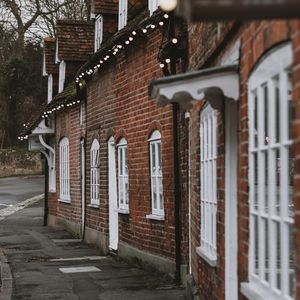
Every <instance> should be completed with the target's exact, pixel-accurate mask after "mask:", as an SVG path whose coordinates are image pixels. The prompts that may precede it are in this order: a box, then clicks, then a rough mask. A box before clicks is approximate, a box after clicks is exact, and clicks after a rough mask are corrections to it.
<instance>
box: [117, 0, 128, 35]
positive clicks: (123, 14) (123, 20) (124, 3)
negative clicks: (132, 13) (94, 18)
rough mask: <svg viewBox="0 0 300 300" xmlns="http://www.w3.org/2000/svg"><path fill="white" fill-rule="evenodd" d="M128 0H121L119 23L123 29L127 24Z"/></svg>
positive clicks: (119, 26)
mask: <svg viewBox="0 0 300 300" xmlns="http://www.w3.org/2000/svg"><path fill="white" fill-rule="evenodd" d="M127 15H128V0H119V25H118V29H119V30H121V29H123V28H124V27H125V26H126V24H127Z"/></svg>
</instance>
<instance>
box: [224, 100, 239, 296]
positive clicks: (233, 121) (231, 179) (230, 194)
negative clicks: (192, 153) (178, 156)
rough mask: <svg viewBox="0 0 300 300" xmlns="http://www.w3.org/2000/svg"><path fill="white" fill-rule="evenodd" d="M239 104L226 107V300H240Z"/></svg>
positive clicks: (227, 103)
mask: <svg viewBox="0 0 300 300" xmlns="http://www.w3.org/2000/svg"><path fill="white" fill-rule="evenodd" d="M237 121H238V102H237V101H227V102H226V106H225V128H226V132H225V134H226V137H225V141H226V145H225V300H237V299H238V277H237V258H238V256H237V254H238V247H237V245H238V234H237V226H238V222H237V220H238V218H237V217H238V215H237V155H238V132H237V129H238V127H237Z"/></svg>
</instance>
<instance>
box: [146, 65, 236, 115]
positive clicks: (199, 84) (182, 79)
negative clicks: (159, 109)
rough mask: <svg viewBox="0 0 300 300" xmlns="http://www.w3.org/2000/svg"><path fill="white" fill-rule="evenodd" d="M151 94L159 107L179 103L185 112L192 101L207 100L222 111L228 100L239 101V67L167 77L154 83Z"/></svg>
mask: <svg viewBox="0 0 300 300" xmlns="http://www.w3.org/2000/svg"><path fill="white" fill-rule="evenodd" d="M149 94H150V96H151V97H152V98H154V99H155V100H156V102H157V104H158V105H159V106H165V105H166V104H168V103H179V105H180V106H181V107H183V108H184V109H186V110H190V109H191V108H192V100H203V99H205V100H207V101H209V102H210V104H211V106H212V107H213V108H215V109H218V110H221V109H222V108H223V105H224V101H225V100H238V99H239V74H238V65H229V66H221V67H214V68H208V69H204V70H200V71H197V72H192V73H185V74H179V75H174V76H168V77H165V78H161V79H158V80H154V81H152V82H151V84H150V87H149Z"/></svg>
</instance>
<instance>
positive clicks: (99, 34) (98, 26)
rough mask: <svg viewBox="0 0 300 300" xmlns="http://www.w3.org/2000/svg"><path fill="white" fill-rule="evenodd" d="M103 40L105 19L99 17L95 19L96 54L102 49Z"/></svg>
mask: <svg viewBox="0 0 300 300" xmlns="http://www.w3.org/2000/svg"><path fill="white" fill-rule="evenodd" d="M102 39H103V17H102V16H101V15H98V16H97V17H96V19H95V52H97V50H98V49H99V48H100V46H101V43H102Z"/></svg>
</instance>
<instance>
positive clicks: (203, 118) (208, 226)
mask: <svg viewBox="0 0 300 300" xmlns="http://www.w3.org/2000/svg"><path fill="white" fill-rule="evenodd" d="M217 155H218V154H217V112H216V110H214V109H213V108H212V107H211V105H210V104H207V106H206V107H205V108H204V109H203V110H202V111H201V113H200V187H201V193H200V199H201V207H200V210H201V219H200V220H201V221H200V230H201V232H200V238H201V242H200V245H201V246H200V248H198V252H199V254H200V256H202V257H203V258H204V259H206V260H208V261H209V262H210V264H211V265H215V264H216V262H217V233H216V227H217V217H216V215H217Z"/></svg>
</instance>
